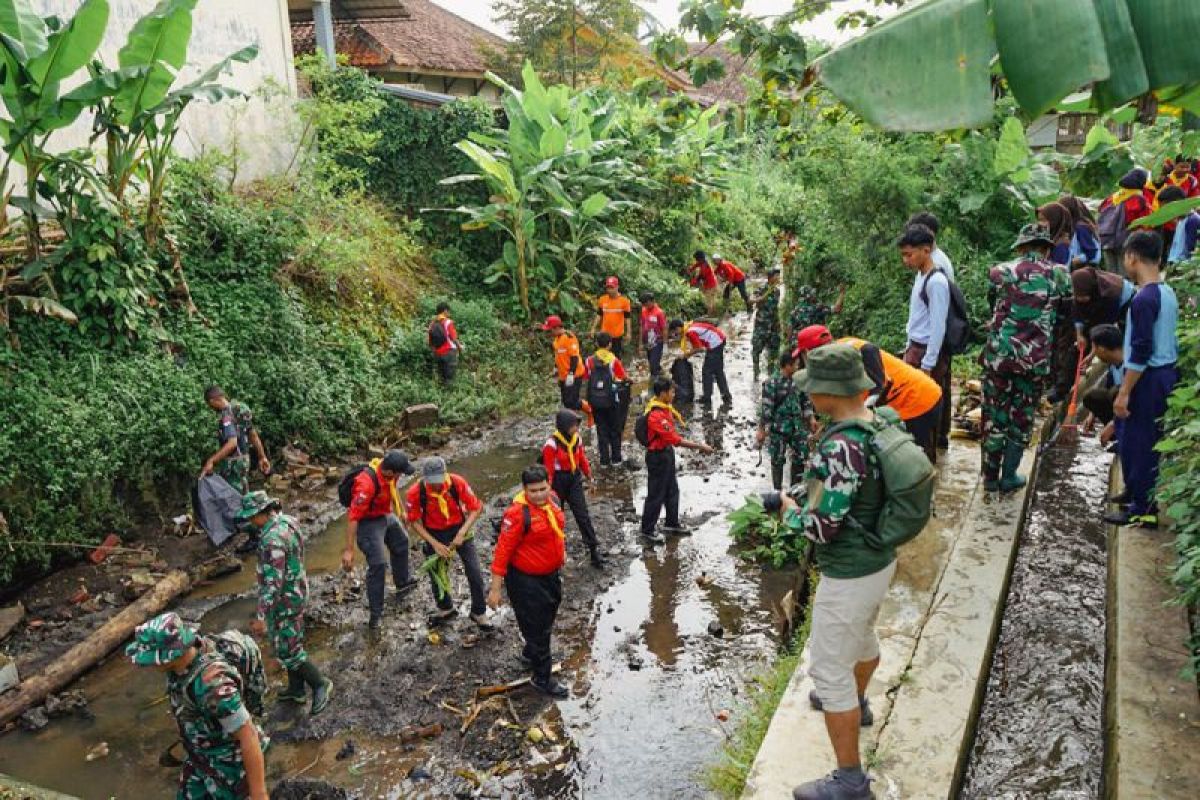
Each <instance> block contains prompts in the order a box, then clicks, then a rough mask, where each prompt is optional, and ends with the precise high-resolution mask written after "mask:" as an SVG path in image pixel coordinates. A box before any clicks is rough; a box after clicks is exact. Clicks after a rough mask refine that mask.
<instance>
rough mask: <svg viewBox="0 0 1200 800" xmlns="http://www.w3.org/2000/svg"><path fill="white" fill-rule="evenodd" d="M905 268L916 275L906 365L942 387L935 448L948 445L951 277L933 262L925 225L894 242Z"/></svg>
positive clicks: (933, 241)
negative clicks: (947, 343)
mask: <svg viewBox="0 0 1200 800" xmlns="http://www.w3.org/2000/svg"><path fill="white" fill-rule="evenodd" d="M896 244H897V247H898V248H899V250H900V258H901V260H902V261H903V262H904V266H906V267H908V268H909V269H911V270H912V271H913V272H915V273H916V276H915V279H914V280H913V287H912V291H911V292H909V295H908V321H907V322H906V324H905V332H906V334H907V336H908V346H907V347H906V348H905V350H904V361H905V363H907V364H909V365H911V366H914V367H916V368H917V369H919V370H921V371H923V372H924V373H925V374H926V375H929V376H930V377H931V378H933V379H934V380H935V381H937V383H938V386H940V387H942V410H941V417H940V419H939V420H938V441H937V446H938V447H949V446H950V417H951V414H952V410H951V367H950V350H949V349H948V348H946V347H945V346H944V345H945V341H946V321H947V319H948V317H949V314H950V276H949V275H947V274H946V273H945V272H943V271H942V270H941V269H940V268H939V267H938V265H937V262H936V261H934V260H933V248H934V247H935V245H936V238H935V237H934V235H933V231H931V230H930V229H929V228H927V227H925V226H924V225H911V226H909V227H908V228H906V229H905V230H904V233H903V234H902V235H901V237H900V239H899V241H898V242H897V243H896Z"/></svg>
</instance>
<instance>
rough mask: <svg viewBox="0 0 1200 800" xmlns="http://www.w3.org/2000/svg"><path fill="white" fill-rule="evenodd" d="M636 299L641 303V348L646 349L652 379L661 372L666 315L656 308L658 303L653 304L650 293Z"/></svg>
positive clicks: (665, 337)
mask: <svg viewBox="0 0 1200 800" xmlns="http://www.w3.org/2000/svg"><path fill="white" fill-rule="evenodd" d="M638 299H639V300H641V302H642V313H641V317H640V318H639V324H638V329H639V330H640V331H641V337H642V347H644V348H646V361H647V362H648V363H649V365H650V377H651V379H653V378H657V377H658V373H660V372H662V355H663V346H664V345H665V344H666V341H667V315H666V312H664V311H663V310H662V309H661V308H659V307H658V303H656V302H654V295H653V294H651V293H650V292H642V295H641V297H639V298H638Z"/></svg>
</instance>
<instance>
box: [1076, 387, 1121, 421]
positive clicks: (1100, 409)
mask: <svg viewBox="0 0 1200 800" xmlns="http://www.w3.org/2000/svg"><path fill="white" fill-rule="evenodd" d="M1117 390H1118V387H1116V386H1109V387H1103V386H1100V387H1097V388H1095V389H1091V390H1089V391H1087V392H1084V395H1083V407H1084V408H1086V409H1087V410H1088V411H1090V412H1092V414H1094V415H1095V416H1096V419H1098V420H1100V421H1101V422H1102V423H1104V424H1105V425H1107V424H1108V423H1110V422H1112V421H1113V416H1114V415H1113V401H1114V400H1116V399H1117Z"/></svg>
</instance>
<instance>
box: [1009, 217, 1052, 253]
mask: <svg viewBox="0 0 1200 800" xmlns="http://www.w3.org/2000/svg"><path fill="white" fill-rule="evenodd" d="M1034 242H1042V243H1043V244H1048V245H1053V244H1054V240H1053V239H1052V238H1050V231H1048V230H1046V229H1045V228H1043V227H1042V226H1041V225H1038V224H1037V223H1035V222H1031V223H1029V224H1028V225H1025V226H1023V227H1022V228H1021V232H1020V233H1018V234H1017V241H1015V242H1013V250H1016V249H1017V248H1018V247H1020V246H1022V245H1026V244H1033V243H1034Z"/></svg>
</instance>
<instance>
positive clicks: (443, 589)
mask: <svg viewBox="0 0 1200 800" xmlns="http://www.w3.org/2000/svg"><path fill="white" fill-rule="evenodd" d="M473 538H475V531H468V532H467V535H466V536H464V537H463V541H464V542H469V541H470V540H471V539H473ZM454 550H455V548H454V547H453V546H450V554H451V555H454ZM417 571H418V572H420V573H421V574H422V575H429V576H431V577H432V578H433V585H434V588H436V589H437V599H438V600H441V599H442V598H443V597H446V596H448V595H449V594H450V559H448V558H442V557H441V556H439V555H438V554H437V553H434V554H433V555H431V556H430V557H429V558H427V559H425V561H424V562H423V563H422V564H421V568H420V569H419V570H417Z"/></svg>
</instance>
